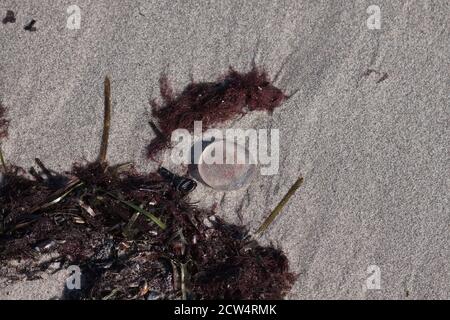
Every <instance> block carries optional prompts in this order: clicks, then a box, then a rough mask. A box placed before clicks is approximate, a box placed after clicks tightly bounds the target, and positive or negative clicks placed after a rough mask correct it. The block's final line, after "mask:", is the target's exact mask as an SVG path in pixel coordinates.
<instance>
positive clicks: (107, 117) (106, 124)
mask: <svg viewBox="0 0 450 320" xmlns="http://www.w3.org/2000/svg"><path fill="white" fill-rule="evenodd" d="M110 127H111V83H110V81H109V78H108V76H106V77H105V113H104V117H103V134H102V144H101V146H100V154H99V157H98V160H99V161H100V162H101V163H105V162H106V153H107V151H108V139H109V128H110Z"/></svg>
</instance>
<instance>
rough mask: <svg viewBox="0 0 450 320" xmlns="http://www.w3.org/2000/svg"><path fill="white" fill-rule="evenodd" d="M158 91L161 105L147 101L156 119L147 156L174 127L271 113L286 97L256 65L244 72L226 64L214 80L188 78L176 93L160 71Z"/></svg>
mask: <svg viewBox="0 0 450 320" xmlns="http://www.w3.org/2000/svg"><path fill="white" fill-rule="evenodd" d="M160 94H161V97H162V98H163V104H162V105H161V104H159V103H158V102H157V101H156V100H155V99H153V100H151V101H150V103H151V106H152V116H153V117H154V118H155V120H156V122H157V126H156V125H154V124H153V125H152V127H153V129H154V131H155V133H156V137H155V138H154V139H153V140H152V141H151V142H150V144H149V146H148V148H147V151H148V156H149V157H150V158H151V159H154V158H155V157H156V156H157V154H158V153H159V152H160V151H161V150H163V149H165V148H168V147H170V136H171V133H172V132H173V131H174V130H176V129H187V130H189V131H190V132H192V131H193V129H194V121H202V128H203V130H207V129H209V128H211V127H212V126H214V125H217V124H220V123H223V122H225V121H227V120H232V119H234V118H236V117H238V116H243V115H245V114H246V113H248V112H251V111H267V112H269V113H272V112H273V111H274V109H275V108H277V107H279V106H280V105H281V103H282V102H283V101H284V100H285V99H286V98H288V96H287V95H285V94H284V93H283V91H282V90H281V89H279V88H277V87H275V86H274V85H273V84H272V82H271V81H270V79H269V76H268V75H267V73H266V72H265V71H264V70H262V69H261V68H258V67H256V66H254V67H253V68H252V70H250V71H249V72H247V73H240V72H238V71H236V70H234V69H233V68H230V69H229V71H228V72H227V73H226V74H225V75H224V76H222V77H220V78H219V79H218V80H217V81H215V82H200V83H195V82H192V83H190V84H189V85H188V86H187V87H186V88H185V89H184V90H183V91H182V92H181V93H180V94H178V95H175V94H174V92H173V89H172V88H171V85H170V83H169V80H168V78H167V77H166V76H165V75H163V76H162V77H161V78H160Z"/></svg>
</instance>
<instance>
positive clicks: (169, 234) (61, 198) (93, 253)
mask: <svg viewBox="0 0 450 320" xmlns="http://www.w3.org/2000/svg"><path fill="white" fill-rule="evenodd" d="M109 92H110V84H109V80H108V79H106V80H105V117H104V126H103V136H102V143H101V148H100V152H99V157H98V158H97V160H96V161H94V162H84V163H75V164H73V166H72V169H71V170H70V171H68V172H64V173H57V172H54V171H52V170H50V169H48V168H46V167H45V165H44V164H43V163H42V161H41V160H39V159H36V164H37V167H36V168H31V169H30V170H29V171H28V173H27V172H26V171H25V170H24V169H22V168H19V167H16V166H13V165H7V164H5V167H6V170H4V179H3V184H2V185H1V186H0V204H1V207H0V261H2V264H3V265H6V264H7V263H6V262H7V261H10V260H12V259H19V260H22V261H25V262H26V263H25V266H24V267H23V266H22V265H19V266H16V267H14V268H16V269H15V271H14V274H15V275H16V276H18V275H21V276H25V277H26V278H28V279H33V278H36V277H39V276H40V274H41V273H42V271H43V270H47V269H48V266H49V264H51V263H54V262H57V263H58V265H59V267H58V270H59V269H65V268H67V267H68V266H70V265H77V266H79V267H80V269H81V271H82V281H81V288H80V289H79V290H77V289H73V290H69V289H67V288H66V289H65V290H64V298H66V299H147V300H156V299H180V298H181V299H281V298H283V297H284V296H285V294H286V293H287V292H288V291H289V290H290V288H291V287H292V284H293V282H294V281H295V278H296V275H295V274H293V273H292V272H290V271H289V265H288V260H287V258H286V256H285V255H284V253H283V252H282V251H281V250H279V249H277V248H273V247H271V246H266V247H264V246H261V245H260V244H258V242H257V241H256V240H254V239H252V238H251V236H250V235H249V233H248V231H247V229H246V228H245V227H243V226H237V225H232V224H229V223H227V222H225V221H223V220H222V219H220V218H218V217H217V216H216V215H215V212H214V210H212V209H211V210H207V209H202V208H199V207H197V206H196V205H194V204H192V203H190V201H189V194H188V192H189V191H190V190H191V188H180V187H179V185H180V184H179V183H174V181H175V180H176V179H179V178H180V177H177V176H175V175H172V174H171V173H170V172H169V171H168V170H167V169H164V170H159V173H158V172H151V173H148V174H144V173H139V172H138V171H137V170H136V169H135V168H134V166H133V165H132V164H131V163H125V164H118V165H110V164H109V163H108V162H107V160H106V155H107V145H108V143H107V142H108V132H109V130H108V128H109V122H110V116H109V115H110V113H111V110H110V109H111V105H110V102H109V101H110V100H109ZM168 177H170V179H168ZM174 179H175V180H174ZM44 255H46V256H51V257H52V259H51V260H50V261H44V262H42V261H41V258H42V257H43V256H44ZM2 270H3V271H2ZM1 272H3V274H0V275H1V276H2V277H8V274H10V273H8V274H7V273H5V272H4V269H2V268H0V273H1Z"/></svg>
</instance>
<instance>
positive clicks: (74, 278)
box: [66, 265, 81, 290]
mask: <svg viewBox="0 0 450 320" xmlns="http://www.w3.org/2000/svg"><path fill="white" fill-rule="evenodd" d="M67 271H68V272H69V274H70V275H69V277H67V279H66V287H67V289H69V290H80V289H81V269H80V267H79V266H76V265H71V266H69V267H68V268H67Z"/></svg>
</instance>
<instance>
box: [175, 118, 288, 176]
mask: <svg viewBox="0 0 450 320" xmlns="http://www.w3.org/2000/svg"><path fill="white" fill-rule="evenodd" d="M202 128H203V127H202V122H201V121H195V122H194V132H193V134H191V133H190V132H189V131H188V130H187V129H177V130H174V131H173V132H172V136H171V141H172V145H173V146H174V148H173V149H172V152H171V161H172V162H174V163H175V164H177V165H189V164H199V161H200V159H202V163H206V164H255V165H260V167H261V169H260V170H261V174H262V175H274V174H277V173H278V169H279V158H280V132H279V130H278V129H270V130H268V129H245V130H244V129H232V128H231V129H224V130H219V129H208V130H206V131H205V132H203V129H202ZM196 140H197V141H196ZM221 140H223V141H224V142H226V143H223V144H220V143H217V144H214V148H212V150H209V152H208V154H207V155H205V154H202V153H203V150H204V149H203V142H205V141H206V142H208V141H209V142H212V141H221ZM199 141H200V143H199ZM234 144H235V145H236V146H242V147H244V148H246V150H248V153H245V152H239V150H240V149H239V148H238V147H236V150H231V152H230V150H228V148H230V145H234ZM225 145H226V147H225Z"/></svg>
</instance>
